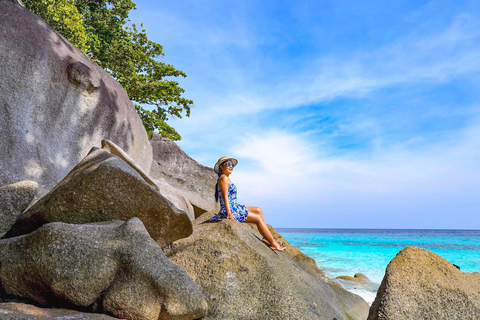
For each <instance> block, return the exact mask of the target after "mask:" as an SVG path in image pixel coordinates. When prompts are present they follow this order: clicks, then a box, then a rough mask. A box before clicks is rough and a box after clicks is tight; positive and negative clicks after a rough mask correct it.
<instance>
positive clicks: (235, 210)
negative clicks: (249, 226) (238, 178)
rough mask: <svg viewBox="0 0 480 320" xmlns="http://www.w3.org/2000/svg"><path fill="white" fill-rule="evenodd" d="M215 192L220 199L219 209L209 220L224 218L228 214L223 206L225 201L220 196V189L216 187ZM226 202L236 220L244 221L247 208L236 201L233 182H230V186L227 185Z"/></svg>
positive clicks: (235, 190) (235, 188)
mask: <svg viewBox="0 0 480 320" xmlns="http://www.w3.org/2000/svg"><path fill="white" fill-rule="evenodd" d="M217 193H218V198H219V199H220V211H219V212H218V213H217V215H216V216H215V217H213V218H211V219H210V220H211V221H212V220H216V219H219V218H226V217H227V216H228V215H227V209H226V208H225V202H224V200H223V197H222V191H221V190H220V188H218V189H217ZM228 203H229V204H230V211H231V212H232V214H233V215H234V216H235V219H236V220H237V221H238V222H243V221H245V219H246V218H247V215H248V210H247V207H246V206H244V205H241V204H239V203H238V201H237V187H236V186H235V184H233V183H230V186H229V187H228Z"/></svg>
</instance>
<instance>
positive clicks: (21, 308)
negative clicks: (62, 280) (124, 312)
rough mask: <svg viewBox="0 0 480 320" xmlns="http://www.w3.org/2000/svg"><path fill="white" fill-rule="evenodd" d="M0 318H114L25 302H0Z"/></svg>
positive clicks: (63, 319)
mask: <svg viewBox="0 0 480 320" xmlns="http://www.w3.org/2000/svg"><path fill="white" fill-rule="evenodd" d="M0 319H12V320H13V319H14V320H73V319H78V320H79V319H83V320H115V319H117V318H113V317H110V316H107V315H105V314H98V313H86V312H79V311H74V310H67V309H56V308H40V307H37V306H34V305H31V304H25V303H15V302H8V303H0Z"/></svg>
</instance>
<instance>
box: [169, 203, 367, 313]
mask: <svg viewBox="0 0 480 320" xmlns="http://www.w3.org/2000/svg"><path fill="white" fill-rule="evenodd" d="M213 214H214V212H210V213H206V214H204V215H203V216H201V217H199V218H197V219H196V220H195V221H194V232H193V234H192V235H191V236H190V237H188V238H186V239H181V240H179V241H176V242H174V243H173V244H172V245H170V246H169V247H167V248H166V249H165V253H166V255H167V257H168V258H169V259H170V260H171V261H172V262H174V263H176V264H178V265H181V266H183V267H184V268H185V269H186V270H187V273H188V274H189V275H190V276H191V277H192V279H193V280H194V281H195V283H197V284H198V286H199V287H200V288H201V290H202V292H203V294H204V296H205V297H206V299H207V302H208V305H209V314H208V315H207V316H206V317H205V318H204V319H259V320H262V319H265V320H267V319H268V320H274V319H282V320H283V319H325V320H332V319H337V320H342V319H349V320H355V319H358V320H360V319H361V320H364V319H365V318H366V317H367V314H368V308H369V306H368V304H367V303H366V302H365V301H364V300H363V299H362V298H360V297H359V296H357V295H354V294H352V293H350V292H348V291H346V290H344V289H343V288H342V287H341V286H340V285H339V284H338V283H336V282H335V281H333V280H330V279H328V278H327V277H326V276H325V275H324V273H323V272H322V271H321V270H320V269H319V268H318V266H316V264H315V262H314V261H313V260H312V259H310V258H308V257H307V256H305V255H303V254H302V253H301V252H300V251H299V250H298V249H296V248H293V247H291V246H290V245H289V244H288V243H287V242H286V241H285V239H283V238H282V237H281V236H279V235H278V234H277V233H276V232H274V233H273V234H274V237H275V238H276V239H277V241H279V242H280V243H281V244H283V245H285V246H286V247H287V250H286V252H279V253H276V252H274V251H272V250H271V249H269V248H268V247H267V246H266V245H265V244H264V243H263V242H262V241H260V239H261V236H260V235H259V234H258V233H257V231H256V230H254V228H252V227H250V225H248V224H244V223H238V222H236V221H232V220H226V219H224V220H221V221H218V222H214V223H204V222H205V221H206V220H207V219H208V218H209V217H211V216H212V215H213ZM257 237H259V238H257Z"/></svg>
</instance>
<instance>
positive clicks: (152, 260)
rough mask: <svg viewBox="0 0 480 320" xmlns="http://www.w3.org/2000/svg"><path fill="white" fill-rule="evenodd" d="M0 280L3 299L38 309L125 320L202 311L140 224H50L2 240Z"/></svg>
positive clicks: (178, 270)
mask: <svg viewBox="0 0 480 320" xmlns="http://www.w3.org/2000/svg"><path fill="white" fill-rule="evenodd" d="M0 281H1V283H2V289H3V290H4V291H5V293H6V294H8V295H11V296H14V297H17V298H20V299H31V300H33V301H35V302H36V303H37V304H40V305H42V306H50V307H58V306H65V305H70V306H72V307H77V308H79V307H81V308H82V309H86V310H91V311H97V312H99V311H101V312H103V313H106V314H110V315H113V316H115V317H118V318H124V319H135V320H141V319H145V320H147V319H148V320H157V319H181V320H183V319H195V318H199V317H201V316H203V315H204V314H205V313H206V311H207V305H206V302H205V300H204V299H203V296H202V293H201V292H200V290H199V288H198V286H197V285H196V284H195V283H194V282H193V281H192V279H191V278H190V277H189V276H188V275H187V273H186V272H185V270H184V269H183V268H182V267H179V266H177V265H175V264H173V263H171V262H170V261H169V260H168V259H167V258H166V256H165V255H164V253H163V251H162V249H161V248H160V247H159V246H158V245H157V244H156V242H155V241H154V240H153V239H151V238H150V236H149V235H148V233H147V230H146V229H145V227H144V226H143V224H142V222H141V221H140V220H139V219H138V218H133V219H131V220H129V221H127V222H122V221H112V222H108V223H106V222H105V223H98V224H84V225H72V224H66V223H61V222H57V223H50V224H47V225H44V226H43V227H41V228H40V229H38V230H36V231H35V232H33V233H31V234H28V235H25V236H19V237H15V238H10V239H2V240H0Z"/></svg>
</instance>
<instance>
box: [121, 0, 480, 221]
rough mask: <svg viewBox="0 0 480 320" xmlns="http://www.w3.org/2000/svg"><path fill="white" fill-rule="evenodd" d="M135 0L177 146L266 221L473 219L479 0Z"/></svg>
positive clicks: (479, 159) (476, 208)
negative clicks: (170, 108)
mask: <svg viewBox="0 0 480 320" xmlns="http://www.w3.org/2000/svg"><path fill="white" fill-rule="evenodd" d="M135 2H136V4H137V10H136V11H133V12H132V13H131V15H130V17H131V19H132V21H133V22H136V23H140V22H143V23H144V27H145V29H146V30H147V34H148V36H149V38H150V39H151V40H153V41H155V42H158V43H160V44H162V45H163V47H164V53H165V56H164V57H161V58H160V59H161V60H162V61H164V62H166V63H169V64H173V65H174V66H175V67H176V68H177V69H179V70H182V71H184V72H186V73H187V75H188V77H187V78H186V79H179V82H180V85H181V86H182V87H183V88H185V89H186V92H185V97H187V98H189V99H192V100H194V102H195V107H194V108H193V109H192V115H191V117H190V118H183V119H177V120H173V121H171V122H170V124H171V125H173V126H174V127H175V128H176V129H177V130H178V132H179V133H180V134H181V135H182V140H181V141H180V142H179V145H180V146H181V147H182V148H183V150H185V152H187V153H188V154H189V155H190V156H192V157H193V158H194V159H196V160H197V161H199V162H200V163H202V164H204V165H208V166H213V164H214V163H215V162H216V160H217V159H218V158H219V157H220V156H223V155H229V156H232V157H236V158H237V159H238V160H239V165H238V167H237V168H235V172H234V174H233V175H232V176H231V180H232V181H233V182H234V183H235V184H236V185H237V186H238V189H239V194H238V197H239V200H240V202H241V203H244V204H246V205H255V206H260V207H262V209H263V212H264V214H265V216H266V220H267V223H270V224H272V225H273V226H274V227H316V228H429V229H430V228H433V229H434V228H441V229H444V228H446V229H455V228H458V229H480V216H479V214H480V196H479V195H480V165H479V164H480V90H479V89H480V2H479V1H420V0H416V1H405V0H403V1H340V0H337V1H278V0H277V1H225V0H222V1H153V0H137V1H135Z"/></svg>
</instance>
